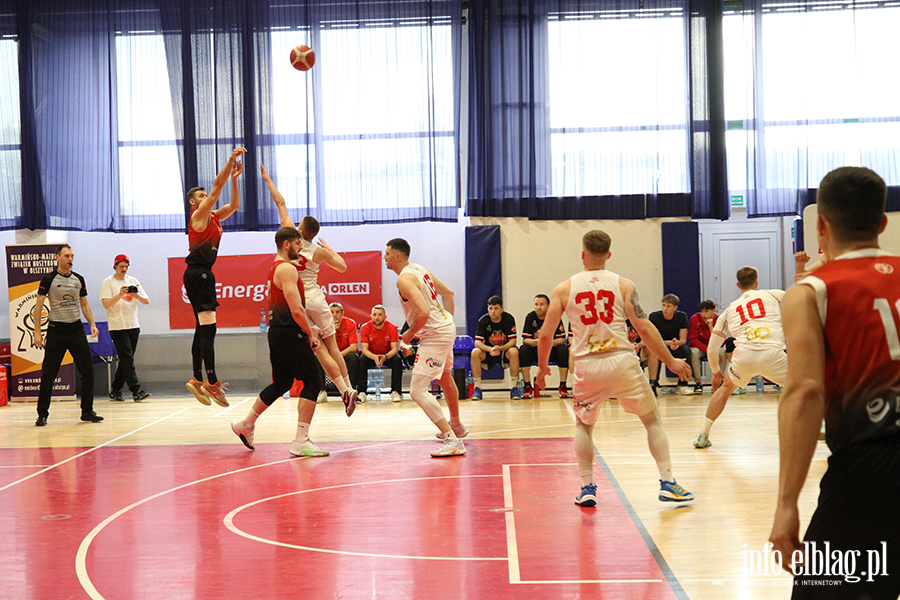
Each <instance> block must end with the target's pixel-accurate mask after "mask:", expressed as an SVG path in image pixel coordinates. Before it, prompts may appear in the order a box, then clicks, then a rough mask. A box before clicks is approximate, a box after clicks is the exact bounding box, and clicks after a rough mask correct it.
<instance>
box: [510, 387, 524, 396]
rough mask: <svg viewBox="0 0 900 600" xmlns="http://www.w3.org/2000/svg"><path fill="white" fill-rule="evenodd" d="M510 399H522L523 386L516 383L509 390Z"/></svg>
mask: <svg viewBox="0 0 900 600" xmlns="http://www.w3.org/2000/svg"><path fill="white" fill-rule="evenodd" d="M509 399H510V400H521V399H522V388H520V387H519V386H517V385H514V386H513V387H512V389H511V390H509Z"/></svg>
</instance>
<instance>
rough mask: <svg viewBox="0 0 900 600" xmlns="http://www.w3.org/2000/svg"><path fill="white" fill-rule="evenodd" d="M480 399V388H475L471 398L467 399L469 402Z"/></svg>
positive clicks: (481, 395)
mask: <svg viewBox="0 0 900 600" xmlns="http://www.w3.org/2000/svg"><path fill="white" fill-rule="evenodd" d="M482 397H483V394H482V392H481V388H480V387H477V388H475V390H474V391H473V392H472V397H471V398H469V400H473V401H474V400H481V398H482Z"/></svg>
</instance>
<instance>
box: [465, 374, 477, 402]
mask: <svg viewBox="0 0 900 600" xmlns="http://www.w3.org/2000/svg"><path fill="white" fill-rule="evenodd" d="M474 391H475V378H474V377H472V374H471V373H469V374H468V375H466V398H471V397H472V392H474Z"/></svg>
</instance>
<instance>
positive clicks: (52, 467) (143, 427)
mask: <svg viewBox="0 0 900 600" xmlns="http://www.w3.org/2000/svg"><path fill="white" fill-rule="evenodd" d="M191 408H193V407H190V406H189V407H187V408H182V409H181V410H178V411H175V412H173V413H172V414H170V415H166V416H165V417H163V418H161V419H157V420H156V421H153V422H152V423H147V424H146V425H143V426H141V427H138V428H137V429H134V430H132V431H129V432H128V433H125V434H122V435H120V436H119V437H117V438H113V439H111V440H107V441H105V442H103V443H102V444H98V445H96V446H94V447H93V448H91V449H90V450H85V451H84V452H81V453H79V454H76V455H74V456H70V457H69V458H67V459H65V460H61V461H59V462H58V463H56V464H55V465H50V466H49V467H46V468H44V469H41V470H40V471H37V472H35V473H32V474H31V475H27V476H25V477H23V478H22V479H18V480H16V481H13V482H12V483H7V484H6V485H4V486H3V487H0V492H2V491H3V490H6V489H9V488H11V487H13V486H14V485H18V484H20V483H22V482H25V481H28V480H29V479H31V478H32V477H37V476H38V475H41V474H42V473H46V472H47V471H49V470H51V469H55V468H56V467H59V466H61V465H64V464H66V463H67V462H70V461H73V460H75V459H76V458H81V457H82V456H86V455H88V454H90V453H91V452H93V451H94V450H97V449H99V448H102V447H103V446H108V445H109V444H112V443H113V442H117V441H119V440H121V439H123V438H127V437H128V436H129V435H132V434H134V433H137V432H138V431H140V430H142V429H146V428H148V427H151V426H153V425H156V424H157V423H161V422H162V421H165V420H166V419H168V418H169V417H174V416H175V415H178V414H181V413H183V412H184V411H186V410H190V409H191Z"/></svg>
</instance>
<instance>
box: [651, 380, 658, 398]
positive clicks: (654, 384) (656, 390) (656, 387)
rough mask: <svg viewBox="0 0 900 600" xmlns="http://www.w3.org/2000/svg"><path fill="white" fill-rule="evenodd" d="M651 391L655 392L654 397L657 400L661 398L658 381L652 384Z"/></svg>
mask: <svg viewBox="0 0 900 600" xmlns="http://www.w3.org/2000/svg"><path fill="white" fill-rule="evenodd" d="M650 391H651V392H653V396H654V397H655V398H658V397H659V383H658V382H656V381H651V382H650Z"/></svg>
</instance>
